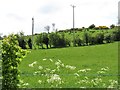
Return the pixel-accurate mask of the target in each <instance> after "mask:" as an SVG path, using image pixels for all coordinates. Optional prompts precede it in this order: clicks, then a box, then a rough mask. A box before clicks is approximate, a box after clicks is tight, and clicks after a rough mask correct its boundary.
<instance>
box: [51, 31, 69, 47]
mask: <svg viewBox="0 0 120 90" xmlns="http://www.w3.org/2000/svg"><path fill="white" fill-rule="evenodd" d="M49 39H50V44H51V45H53V47H65V46H67V44H69V45H70V41H69V40H68V39H65V35H64V33H61V34H56V33H51V34H50V35H49Z"/></svg>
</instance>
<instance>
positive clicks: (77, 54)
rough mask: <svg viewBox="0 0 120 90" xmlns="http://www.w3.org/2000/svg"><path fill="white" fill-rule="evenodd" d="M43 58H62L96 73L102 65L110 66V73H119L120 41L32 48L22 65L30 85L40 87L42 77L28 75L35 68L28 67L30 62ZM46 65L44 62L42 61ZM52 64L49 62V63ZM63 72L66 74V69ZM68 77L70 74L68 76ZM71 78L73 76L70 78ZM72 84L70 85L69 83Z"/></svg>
mask: <svg viewBox="0 0 120 90" xmlns="http://www.w3.org/2000/svg"><path fill="white" fill-rule="evenodd" d="M43 58H48V59H49V58H51V59H53V60H57V59H60V60H61V61H63V63H65V64H69V65H74V66H76V67H77V68H80V69H84V68H91V69H92V70H93V71H92V72H91V74H93V73H94V74H96V71H98V70H100V68H102V67H106V66H107V67H109V68H110V72H109V74H117V70H118V66H117V65H118V64H117V63H118V43H117V42H116V43H111V44H103V45H95V46H84V47H69V48H58V49H49V50H47V49H46V50H32V51H31V53H30V54H28V55H27V57H26V58H24V60H23V61H22V63H21V65H20V67H19V68H20V70H21V71H22V73H24V74H25V76H23V75H22V79H24V81H25V82H29V83H30V87H39V85H38V84H37V83H36V82H37V80H38V79H39V78H40V77H39V76H38V77H37V76H36V77H33V76H31V75H29V77H26V74H27V73H31V74H32V73H33V72H34V71H35V69H31V68H29V67H28V64H30V63H32V62H34V61H38V62H39V63H41V62H40V60H42V59H43ZM42 65H44V63H42ZM47 65H48V66H50V64H49V63H47ZM61 73H62V74H66V73H65V72H64V71H63V72H61ZM66 78H68V76H67V77H66ZM112 78H113V79H117V77H116V76H109V77H107V78H105V79H112ZM68 80H71V82H72V79H71V78H68ZM69 86H70V85H69ZM69 86H66V87H69Z"/></svg>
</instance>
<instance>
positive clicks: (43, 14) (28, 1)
mask: <svg viewBox="0 0 120 90" xmlns="http://www.w3.org/2000/svg"><path fill="white" fill-rule="evenodd" d="M71 4H74V5H76V8H75V27H77V28H79V27H83V26H85V27H88V26H89V25H90V24H93V23H94V24H95V25H108V26H109V25H110V24H116V23H117V17H118V14H117V13H118V0H0V15H1V17H0V33H4V34H8V33H12V32H15V33H16V32H19V31H21V30H22V31H23V32H25V34H31V27H32V26H31V25H32V17H33V16H34V18H35V33H36V32H37V33H38V32H42V31H43V30H44V26H46V25H50V26H51V30H52V23H55V24H56V28H58V29H67V28H72V7H71V6H70V5H71Z"/></svg>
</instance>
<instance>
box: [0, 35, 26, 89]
mask: <svg viewBox="0 0 120 90" xmlns="http://www.w3.org/2000/svg"><path fill="white" fill-rule="evenodd" d="M26 53H27V52H26V51H25V50H22V49H21V48H20V47H19V44H18V40H17V37H16V36H15V35H13V34H11V35H9V36H8V37H6V38H4V39H3V41H2V76H3V79H2V88H3V89H4V90H8V89H11V88H17V87H18V86H17V85H18V84H19V77H20V75H19V74H20V72H19V70H18V66H19V64H20V62H21V61H22V59H23V58H24V57H25V55H26Z"/></svg>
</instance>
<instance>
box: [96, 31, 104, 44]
mask: <svg viewBox="0 0 120 90" xmlns="http://www.w3.org/2000/svg"><path fill="white" fill-rule="evenodd" d="M95 39H96V44H103V40H104V34H103V33H97V35H96V37H95Z"/></svg>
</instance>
